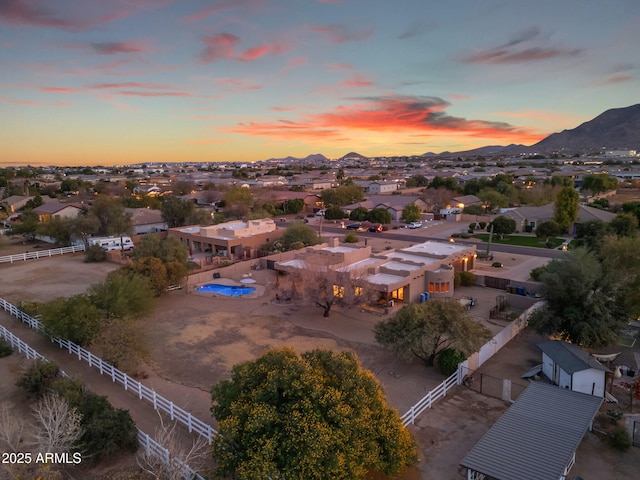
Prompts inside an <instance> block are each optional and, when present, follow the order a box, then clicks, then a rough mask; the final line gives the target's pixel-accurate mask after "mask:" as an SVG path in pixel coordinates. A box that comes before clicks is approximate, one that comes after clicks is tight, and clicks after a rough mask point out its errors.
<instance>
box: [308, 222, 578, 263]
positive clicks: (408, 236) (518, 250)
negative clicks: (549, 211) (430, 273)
mask: <svg viewBox="0 0 640 480" xmlns="http://www.w3.org/2000/svg"><path fill="white" fill-rule="evenodd" d="M310 226H311V227H312V228H314V229H316V230H318V229H319V227H318V225H314V224H310ZM322 231H323V233H339V234H344V233H345V231H346V230H344V229H343V228H340V227H333V226H326V225H323V226H322ZM396 232H398V231H397V230H388V231H386V232H381V233H370V232H358V236H359V237H369V238H385V239H388V240H400V241H405V242H416V243H422V242H426V241H429V240H432V241H437V242H443V241H446V239H444V238H442V237H433V236H424V235H419V234H417V233H413V231H412V230H406V229H402V230H400V232H402V233H396ZM456 243H462V244H465V245H475V246H476V247H477V249H478V250H482V249H486V245H487V244H486V243H484V242H477V241H467V240H460V239H456ZM491 251H492V252H502V253H514V254H520V255H530V256H533V257H544V258H562V257H563V256H564V255H566V252H564V251H562V250H553V249H548V248H533V247H520V246H516V245H502V244H496V243H494V244H492V245H491Z"/></svg>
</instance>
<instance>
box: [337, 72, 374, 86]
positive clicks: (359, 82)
mask: <svg viewBox="0 0 640 480" xmlns="http://www.w3.org/2000/svg"><path fill="white" fill-rule="evenodd" d="M342 85H344V86H345V87H369V86H371V85H373V82H372V81H371V80H369V79H368V78H365V77H364V76H363V75H359V74H357V73H356V74H355V75H352V76H351V77H349V78H348V79H347V80H345V81H344V82H342Z"/></svg>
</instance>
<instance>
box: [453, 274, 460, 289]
mask: <svg viewBox="0 0 640 480" xmlns="http://www.w3.org/2000/svg"><path fill="white" fill-rule="evenodd" d="M460 284H462V277H461V276H460V272H456V273H455V274H454V275H453V288H458V287H459V286H460Z"/></svg>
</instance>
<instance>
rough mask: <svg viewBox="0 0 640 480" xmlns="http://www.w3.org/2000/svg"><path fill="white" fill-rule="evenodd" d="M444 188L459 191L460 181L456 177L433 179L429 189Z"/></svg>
mask: <svg viewBox="0 0 640 480" xmlns="http://www.w3.org/2000/svg"><path fill="white" fill-rule="evenodd" d="M441 187H444V188H446V189H447V190H456V191H457V190H458V180H456V179H455V178H454V177H438V176H436V177H433V180H431V183H429V187H428V188H441Z"/></svg>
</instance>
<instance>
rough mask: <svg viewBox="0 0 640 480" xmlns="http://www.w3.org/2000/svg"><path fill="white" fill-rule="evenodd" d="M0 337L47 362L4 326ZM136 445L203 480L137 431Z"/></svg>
mask: <svg viewBox="0 0 640 480" xmlns="http://www.w3.org/2000/svg"><path fill="white" fill-rule="evenodd" d="M0 337H2V338H4V339H5V340H6V341H7V342H8V343H9V345H11V348H13V349H16V350H18V352H19V353H24V355H25V356H26V357H27V358H28V359H34V360H36V359H39V360H43V361H45V362H46V361H47V359H46V358H45V357H44V356H42V355H41V354H39V353H38V352H37V351H35V350H34V349H33V348H31V347H30V346H29V345H27V344H26V343H25V342H23V341H22V340H21V339H20V338H18V337H16V336H15V335H14V334H13V333H11V332H10V331H9V330H7V329H6V328H5V327H4V326H2V325H0ZM60 374H61V375H62V376H63V377H65V378H69V375H67V373H66V372H65V371H64V370H60ZM138 443H139V444H140V446H141V447H142V448H144V449H145V450H146V451H147V452H148V453H150V454H151V455H154V456H156V457H158V458H160V459H161V460H162V461H163V462H164V463H165V464H168V465H169V464H174V465H177V466H178V467H181V468H182V469H183V472H184V473H183V474H182V476H183V478H185V479H188V480H193V479H196V480H204V478H203V477H202V476H201V475H200V474H198V472H196V471H195V470H193V469H192V468H191V467H190V466H189V465H186V464H185V463H184V462H182V461H181V460H180V459H178V458H172V457H171V453H170V452H169V450H168V449H166V448H164V447H163V446H162V445H160V444H159V443H158V442H156V441H155V440H154V439H153V438H151V437H150V436H149V435H148V434H147V433H145V432H143V431H142V430H140V429H138Z"/></svg>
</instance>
